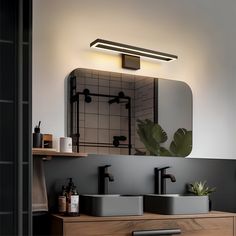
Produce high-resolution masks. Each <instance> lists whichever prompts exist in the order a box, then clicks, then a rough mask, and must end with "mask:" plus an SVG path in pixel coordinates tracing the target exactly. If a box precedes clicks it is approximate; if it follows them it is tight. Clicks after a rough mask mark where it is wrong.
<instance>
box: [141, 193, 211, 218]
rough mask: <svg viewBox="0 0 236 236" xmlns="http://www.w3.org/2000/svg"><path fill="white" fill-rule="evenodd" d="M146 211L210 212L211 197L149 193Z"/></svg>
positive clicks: (145, 202) (145, 197)
mask: <svg viewBox="0 0 236 236" xmlns="http://www.w3.org/2000/svg"><path fill="white" fill-rule="evenodd" d="M144 211H146V212H152V213H159V214H166V215H176V214H201V213H208V212H209V198H208V196H191V195H179V194H148V195H145V196H144Z"/></svg>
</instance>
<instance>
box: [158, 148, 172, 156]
mask: <svg viewBox="0 0 236 236" xmlns="http://www.w3.org/2000/svg"><path fill="white" fill-rule="evenodd" d="M160 156H165V157H171V156H173V155H172V153H171V152H170V151H169V150H168V149H166V148H164V147H160Z"/></svg>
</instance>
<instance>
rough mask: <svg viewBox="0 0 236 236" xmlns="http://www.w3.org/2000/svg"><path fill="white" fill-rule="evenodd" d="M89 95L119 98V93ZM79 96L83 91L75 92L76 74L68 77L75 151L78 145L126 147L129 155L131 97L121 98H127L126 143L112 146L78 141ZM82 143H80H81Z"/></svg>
mask: <svg viewBox="0 0 236 236" xmlns="http://www.w3.org/2000/svg"><path fill="white" fill-rule="evenodd" d="M88 95H89V96H91V97H93V96H94V97H106V98H120V96H119V95H108V94H98V93H89V94H88ZM80 96H85V93H84V92H76V76H73V77H71V78H70V132H69V133H70V136H71V137H72V139H73V145H74V144H75V145H76V149H77V152H79V146H84V147H109V148H128V155H131V149H132V144H131V97H129V96H124V97H122V98H121V99H127V100H128V102H127V103H126V104H128V106H127V110H128V144H120V145H119V147H114V145H113V143H98V142H97V143H92V142H80V141H79V139H80V132H79V98H80ZM74 103H76V110H77V113H76V127H77V130H76V133H75V134H74V133H73V128H74V127H73V124H74V116H73V114H74V106H73V105H74ZM81 144H82V145H81Z"/></svg>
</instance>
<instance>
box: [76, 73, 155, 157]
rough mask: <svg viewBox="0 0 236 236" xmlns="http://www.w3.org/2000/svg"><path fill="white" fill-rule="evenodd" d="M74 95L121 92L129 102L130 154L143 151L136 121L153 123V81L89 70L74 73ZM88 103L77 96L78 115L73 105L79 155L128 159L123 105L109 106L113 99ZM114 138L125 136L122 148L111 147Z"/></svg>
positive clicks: (126, 121)
mask: <svg viewBox="0 0 236 236" xmlns="http://www.w3.org/2000/svg"><path fill="white" fill-rule="evenodd" d="M74 75H75V76H76V92H81V93H82V92H83V91H84V89H89V91H90V93H95V94H99V95H101V94H103V95H112V96H117V95H118V94H119V92H121V91H122V92H123V93H124V94H125V96H129V97H130V98H131V144H132V150H131V154H135V152H136V151H135V149H136V148H137V149H139V150H142V151H143V150H144V147H143V145H142V143H141V142H140V141H139V137H138V135H137V132H136V130H137V125H136V120H137V119H151V120H153V89H154V88H153V87H154V82H153V79H150V78H148V77H143V76H135V75H128V74H121V73H113V72H103V71H97V70H89V69H76V70H75V71H74ZM91 99H92V101H91V102H90V103H87V102H85V96H84V95H83V94H81V95H80V96H79V113H78V111H77V107H76V105H74V114H73V116H74V119H73V120H74V124H73V133H76V130H77V126H76V116H77V114H79V133H80V139H79V141H80V143H79V148H80V151H83V152H87V153H99V154H123V155H128V137H129V122H128V121H129V119H128V109H126V106H125V105H126V103H127V101H128V100H127V99H126V100H125V99H122V100H121V101H123V102H124V103H119V104H118V103H116V102H114V103H112V104H109V102H108V101H109V100H110V99H112V98H109V97H102V96H91ZM113 136H125V137H127V140H126V141H121V142H120V143H121V144H126V146H125V147H123V148H121V147H114V146H113V144H112V143H113ZM108 144H109V145H108Z"/></svg>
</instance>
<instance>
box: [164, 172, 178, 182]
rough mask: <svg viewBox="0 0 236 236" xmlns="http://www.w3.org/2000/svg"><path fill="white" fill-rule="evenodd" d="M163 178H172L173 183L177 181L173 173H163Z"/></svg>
mask: <svg viewBox="0 0 236 236" xmlns="http://www.w3.org/2000/svg"><path fill="white" fill-rule="evenodd" d="M163 178H164V179H170V180H171V182H172V183H174V182H176V178H175V176H174V175H172V174H164V175H163Z"/></svg>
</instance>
